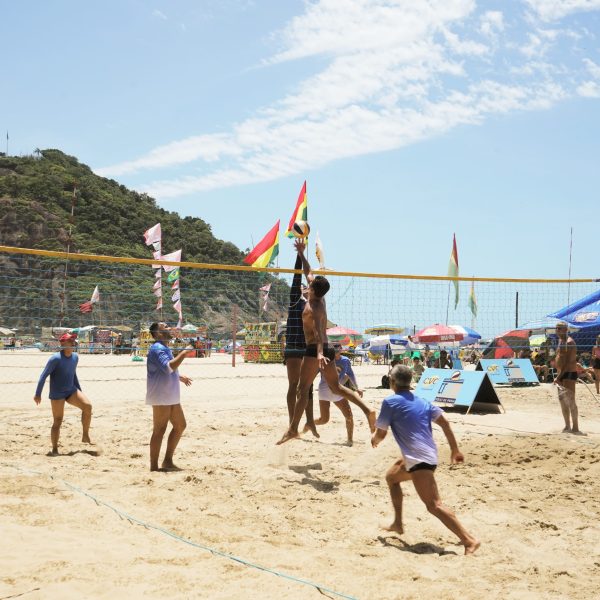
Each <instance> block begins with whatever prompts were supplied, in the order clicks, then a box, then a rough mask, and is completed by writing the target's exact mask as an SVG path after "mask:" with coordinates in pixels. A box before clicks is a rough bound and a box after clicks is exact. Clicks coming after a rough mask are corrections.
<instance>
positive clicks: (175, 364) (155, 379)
mask: <svg viewBox="0 0 600 600" xmlns="http://www.w3.org/2000/svg"><path fill="white" fill-rule="evenodd" d="M150 334H151V335H152V337H153V338H154V340H155V342H154V344H152V346H150V350H149V351H148V359H147V361H146V368H147V372H148V379H147V383H146V404H150V405H151V406H152V419H153V423H154V428H153V430H152V437H151V438H150V470H151V471H158V470H159V468H158V457H159V454H160V447H161V445H162V440H163V437H164V435H165V432H166V430H167V425H168V424H169V421H170V422H171V425H172V429H171V433H169V437H168V439H167V450H166V452H165V458H164V460H163V463H162V467H161V470H162V471H178V470H179V469H178V468H177V467H176V466H175V464H174V463H173V454H174V452H175V448H177V444H178V443H179V440H180V439H181V435H182V434H183V431H184V430H185V427H186V422H185V415H184V414H183V409H182V408H181V404H180V403H179V383H180V382H181V383H183V384H184V385H192V380H191V379H190V378H189V377H185V376H184V375H179V373H177V369H178V368H179V365H181V363H182V362H183V359H184V358H185V357H186V356H187V355H188V353H189V352H194V348H193V347H192V346H188V347H187V348H185V350H182V351H181V352H180V353H179V354H178V355H177V356H176V357H173V353H172V352H171V349H170V348H169V340H170V339H171V338H172V335H171V330H170V329H169V328H168V327H167V326H166V324H165V323H152V325H150Z"/></svg>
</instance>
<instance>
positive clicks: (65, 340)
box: [33, 333, 92, 456]
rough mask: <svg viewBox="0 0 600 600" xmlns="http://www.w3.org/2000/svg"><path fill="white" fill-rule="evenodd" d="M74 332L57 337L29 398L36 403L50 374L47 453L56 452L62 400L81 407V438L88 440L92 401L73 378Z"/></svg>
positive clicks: (74, 357)
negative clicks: (57, 347) (49, 445)
mask: <svg viewBox="0 0 600 600" xmlns="http://www.w3.org/2000/svg"><path fill="white" fill-rule="evenodd" d="M76 340H77V334H75V333H65V334H64V335H62V336H61V337H60V339H59V342H60V347H61V350H60V352H56V353H55V354H53V355H52V356H51V357H50V358H49V360H48V362H47V363H46V367H45V368H44V370H43V371H42V374H41V375H40V379H39V381H38V384H37V388H36V390H35V395H34V397H33V400H34V402H35V403H36V404H40V402H41V401H42V390H43V389H44V384H45V383H46V379H47V378H48V376H50V405H51V407H52V419H53V420H52V428H51V430H50V440H51V442H52V451H51V452H50V454H51V455H52V456H56V455H57V454H58V440H59V438H60V427H61V425H62V422H63V416H64V412H65V402H68V403H69V404H72V405H73V406H76V407H77V408H78V409H79V410H81V425H82V429H83V433H82V436H81V441H82V442H83V443H84V444H91V443H92V441H91V440H90V425H91V423H92V403H91V402H90V401H89V400H88V398H87V396H86V395H85V394H84V393H83V392H82V391H81V385H80V384H79V380H78V379H77V363H78V362H79V356H78V355H77V353H76V352H75V343H76Z"/></svg>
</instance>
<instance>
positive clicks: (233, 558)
mask: <svg viewBox="0 0 600 600" xmlns="http://www.w3.org/2000/svg"><path fill="white" fill-rule="evenodd" d="M2 466H3V467H5V468H9V469H14V470H16V471H19V472H21V473H25V474H28V475H41V476H43V477H48V478H49V479H51V480H52V481H54V482H58V483H61V484H62V485H64V486H66V487H67V488H69V489H70V490H72V491H74V492H77V493H78V494H81V495H83V496H86V497H87V498H89V499H90V500H93V501H94V502H95V503H96V505H97V506H104V507H106V508H109V509H110V510H112V511H113V512H114V513H115V514H116V515H117V516H118V517H119V518H121V519H125V520H126V521H128V522H129V523H130V524H131V525H140V526H141V527H144V528H145V529H149V530H153V531H157V532H158V533H161V534H163V535H165V536H168V537H170V538H172V539H174V540H176V541H178V542H181V543H184V544H187V545H189V546H193V547H194V548H199V549H201V550H206V551H207V552H210V553H211V554H212V555H213V556H219V557H221V558H225V559H227V560H231V561H233V562H236V563H239V564H241V565H244V566H245V567H249V568H253V569H257V570H258V571H263V572H265V573H270V574H271V575H276V576H277V577H281V578H283V579H287V580H289V581H292V582H294V583H299V584H302V585H307V586H310V587H312V588H314V589H316V590H317V591H318V592H319V593H320V594H322V595H324V596H327V594H333V595H334V596H336V597H338V598H345V599H346V600H358V598H356V597H355V596H349V595H348V594H344V593H342V592H336V591H335V590H332V589H329V588H327V587H325V586H324V585H321V584H318V583H315V582H313V581H308V580H307V579H301V578H300V577H294V576H293V575H288V574H287V573H283V572H280V571H276V570H275V569H271V568H269V567H265V566H263V565H259V564H256V563H253V562H251V561H249V560H246V559H243V558H240V557H239V556H235V555H233V554H227V553H226V552H223V551H222V550H218V549H216V548H211V547H210V546H206V545H204V544H200V543H198V542H194V541H192V540H187V539H185V538H183V537H181V536H179V535H177V534H176V533H174V532H172V531H169V530H168V529H163V528H162V527H159V526H158V525H153V524H152V523H148V522H146V521H142V520H141V519H138V518H137V517H134V516H133V515H131V514H129V513H126V512H125V511H123V510H121V509H119V508H117V507H115V506H113V505H112V504H109V503H108V502H105V501H104V500H102V499H100V498H98V497H96V496H94V495H93V494H91V493H90V492H89V491H87V490H84V489H82V488H79V487H77V486H76V485H73V484H71V483H69V482H68V481H65V480H64V479H61V478H60V477H55V476H54V475H51V474H48V473H43V472H41V471H34V470H32V469H24V468H22V467H19V466H17V465H11V464H8V463H3V464H2Z"/></svg>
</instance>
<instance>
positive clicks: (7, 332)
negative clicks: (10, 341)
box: [0, 327, 15, 335]
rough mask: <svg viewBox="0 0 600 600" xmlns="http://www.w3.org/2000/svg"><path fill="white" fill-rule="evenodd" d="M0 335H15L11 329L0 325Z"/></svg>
mask: <svg viewBox="0 0 600 600" xmlns="http://www.w3.org/2000/svg"><path fill="white" fill-rule="evenodd" d="M0 335H15V332H14V331H13V330H12V329H7V328H6V327H0Z"/></svg>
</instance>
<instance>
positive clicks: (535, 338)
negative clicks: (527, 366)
mask: <svg viewBox="0 0 600 600" xmlns="http://www.w3.org/2000/svg"><path fill="white" fill-rule="evenodd" d="M545 341H546V336H545V335H532V336H530V338H529V345H530V346H531V347H532V348H536V347H538V346H541V345H542V344H543V343H544V342H545Z"/></svg>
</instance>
